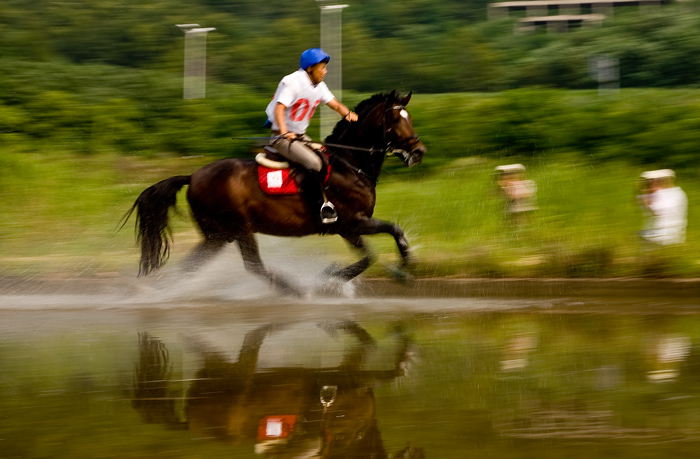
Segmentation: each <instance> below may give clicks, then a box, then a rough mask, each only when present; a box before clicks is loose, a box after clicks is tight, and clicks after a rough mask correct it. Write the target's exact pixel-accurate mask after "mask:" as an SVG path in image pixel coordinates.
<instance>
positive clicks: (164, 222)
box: [122, 175, 190, 276]
mask: <svg viewBox="0 0 700 459" xmlns="http://www.w3.org/2000/svg"><path fill="white" fill-rule="evenodd" d="M189 183H190V176H189V175H176V176H174V177H170V178H169V179H165V180H163V181H161V182H158V183H156V184H155V185H152V186H150V187H148V188H146V189H145V190H144V191H143V192H142V193H141V194H140V195H139V197H138V198H136V202H134V205H133V206H131V209H130V210H129V211H128V212H127V213H126V215H125V216H124V219H123V220H124V223H126V220H128V219H129V217H130V216H131V214H132V213H133V212H134V210H136V241H137V243H138V244H139V245H140V246H141V261H140V263H139V276H145V275H147V274H148V273H150V272H151V271H154V270H156V269H158V268H160V267H161V266H162V265H163V264H164V263H165V261H166V260H167V259H168V256H169V255H170V241H171V239H172V235H171V233H170V228H169V227H168V211H169V209H170V208H171V207H175V204H176V203H177V193H178V191H180V189H181V188H182V187H183V186H185V185H189ZM122 226H124V225H123V224H122Z"/></svg>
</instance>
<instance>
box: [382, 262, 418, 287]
mask: <svg viewBox="0 0 700 459" xmlns="http://www.w3.org/2000/svg"><path fill="white" fill-rule="evenodd" d="M385 267H386V269H387V270H388V271H389V274H391V277H392V278H393V279H394V280H395V281H397V282H401V283H402V284H409V283H411V282H412V281H413V276H411V275H410V274H409V273H407V272H406V271H404V270H403V269H401V268H397V267H394V266H385Z"/></svg>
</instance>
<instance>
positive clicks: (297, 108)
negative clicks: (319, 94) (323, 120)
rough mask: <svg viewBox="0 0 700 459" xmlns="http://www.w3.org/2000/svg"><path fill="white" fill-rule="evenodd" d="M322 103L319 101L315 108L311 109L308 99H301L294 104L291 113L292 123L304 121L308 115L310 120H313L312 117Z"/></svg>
mask: <svg viewBox="0 0 700 459" xmlns="http://www.w3.org/2000/svg"><path fill="white" fill-rule="evenodd" d="M320 102H321V101H320V100H317V101H316V103H315V104H314V106H313V107H311V104H310V103H309V101H308V99H299V100H297V101H296V102H295V103H294V105H292V110H291V111H290V112H289V117H290V118H291V119H292V121H302V120H303V119H304V118H305V117H306V116H307V115H308V117H309V120H311V117H312V116H314V112H315V111H316V107H318V104H319V103H320Z"/></svg>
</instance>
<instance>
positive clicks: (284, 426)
mask: <svg viewBox="0 0 700 459" xmlns="http://www.w3.org/2000/svg"><path fill="white" fill-rule="evenodd" d="M296 422H297V417H296V416H295V415H293V414H288V415H281V416H265V417H264V418H262V419H261V420H260V423H259V424H258V441H265V440H273V439H284V438H287V437H289V434H291V433H292V431H293V430H294V424H296Z"/></svg>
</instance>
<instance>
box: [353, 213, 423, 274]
mask: <svg viewBox="0 0 700 459" xmlns="http://www.w3.org/2000/svg"><path fill="white" fill-rule="evenodd" d="M352 233H353V234H358V235H371V234H380V233H386V234H390V235H391V236H392V237H393V238H394V241H396V247H398V249H399V254H401V264H400V265H399V267H400V268H405V267H406V265H408V263H409V262H410V261H411V253H410V249H409V246H408V240H407V239H406V235H405V234H404V232H403V230H402V229H401V227H400V226H399V225H397V224H396V223H392V222H387V221H384V220H378V219H376V218H368V219H366V220H362V221H361V222H359V223H358V224H357V225H356V226H354V227H353V228H352Z"/></svg>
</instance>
